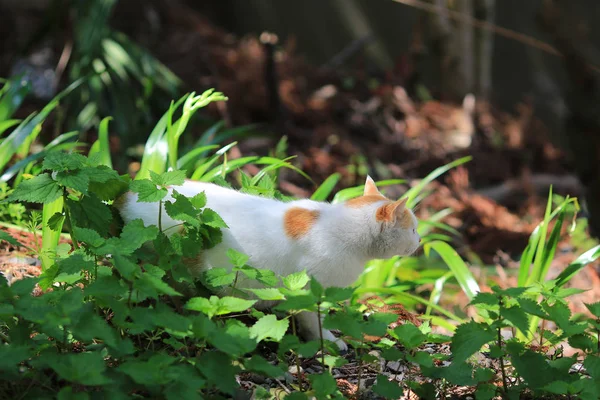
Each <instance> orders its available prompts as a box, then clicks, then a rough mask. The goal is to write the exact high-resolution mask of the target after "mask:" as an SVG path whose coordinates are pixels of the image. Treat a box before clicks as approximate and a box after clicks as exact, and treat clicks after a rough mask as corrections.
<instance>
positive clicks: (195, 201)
mask: <svg viewBox="0 0 600 400" xmlns="http://www.w3.org/2000/svg"><path fill="white" fill-rule="evenodd" d="M190 201H191V202H192V205H193V206H194V207H196V208H198V209H200V208H204V207H205V206H206V193H204V192H200V193H198V194H197V195H195V196H194V197H190Z"/></svg>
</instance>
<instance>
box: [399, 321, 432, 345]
mask: <svg viewBox="0 0 600 400" xmlns="http://www.w3.org/2000/svg"><path fill="white" fill-rule="evenodd" d="M394 335H395V336H396V338H397V339H398V341H399V342H400V343H402V345H403V346H404V347H406V348H407V349H409V350H412V349H414V348H417V347H418V346H420V345H421V344H423V343H424V342H425V340H426V339H427V336H425V335H424V334H423V332H421V331H420V330H419V328H417V327H416V326H414V325H413V324H411V323H408V322H407V323H405V324H403V325H400V326H397V327H396V328H394Z"/></svg>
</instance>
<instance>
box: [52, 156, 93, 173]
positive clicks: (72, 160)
mask: <svg viewBox="0 0 600 400" xmlns="http://www.w3.org/2000/svg"><path fill="white" fill-rule="evenodd" d="M86 162H87V159H86V158H85V156H82V155H81V154H79V153H65V152H64V151H53V152H51V153H49V154H48V155H47V156H46V158H44V162H43V163H42V169H43V170H51V171H57V172H64V171H73V170H76V169H80V168H83V167H84V166H85V165H86Z"/></svg>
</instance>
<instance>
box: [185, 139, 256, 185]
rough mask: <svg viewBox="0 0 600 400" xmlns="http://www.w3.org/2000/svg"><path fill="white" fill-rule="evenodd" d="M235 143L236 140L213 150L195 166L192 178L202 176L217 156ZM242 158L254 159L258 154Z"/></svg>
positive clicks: (197, 178)
mask: <svg viewBox="0 0 600 400" xmlns="http://www.w3.org/2000/svg"><path fill="white" fill-rule="evenodd" d="M236 144H237V142H232V143H229V144H228V145H226V146H223V147H221V148H220V149H219V150H217V151H216V152H215V154H213V155H212V156H211V157H209V158H208V159H207V160H206V161H205V162H203V163H202V165H200V166H199V167H198V168H196V170H195V171H194V173H193V174H192V180H195V181H197V180H200V178H202V177H203V176H204V174H206V171H208V170H209V168H211V167H212V166H213V165H214V164H215V163H216V162H217V161H218V160H219V157H221V156H222V155H223V154H225V153H226V152H227V151H228V150H229V149H231V148H232V147H233V146H235V145H236ZM244 158H254V159H256V158H258V156H256V157H244ZM217 175H218V174H217Z"/></svg>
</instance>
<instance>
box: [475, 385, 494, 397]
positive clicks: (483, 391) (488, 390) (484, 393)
mask: <svg viewBox="0 0 600 400" xmlns="http://www.w3.org/2000/svg"><path fill="white" fill-rule="evenodd" d="M496 390H497V388H496V386H494V385H492V384H491V383H484V384H480V385H477V391H475V398H476V399H477V400H479V399H481V400H492V399H493V398H494V397H496Z"/></svg>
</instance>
